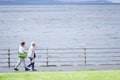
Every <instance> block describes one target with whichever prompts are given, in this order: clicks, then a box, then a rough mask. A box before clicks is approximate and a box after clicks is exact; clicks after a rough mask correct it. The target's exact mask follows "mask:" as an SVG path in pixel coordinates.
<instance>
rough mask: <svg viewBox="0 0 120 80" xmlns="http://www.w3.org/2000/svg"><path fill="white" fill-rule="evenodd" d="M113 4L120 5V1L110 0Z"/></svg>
mask: <svg viewBox="0 0 120 80" xmlns="http://www.w3.org/2000/svg"><path fill="white" fill-rule="evenodd" d="M109 1H111V2H114V3H120V0H109Z"/></svg>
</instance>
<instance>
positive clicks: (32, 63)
mask: <svg viewBox="0 0 120 80" xmlns="http://www.w3.org/2000/svg"><path fill="white" fill-rule="evenodd" d="M29 59H30V62H31V63H30V64H29V65H28V66H27V67H31V66H32V70H33V69H34V67H35V66H34V64H35V63H34V62H32V60H33V58H31V57H29Z"/></svg>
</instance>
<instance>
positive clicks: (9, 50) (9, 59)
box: [8, 49, 10, 68]
mask: <svg viewBox="0 0 120 80" xmlns="http://www.w3.org/2000/svg"><path fill="white" fill-rule="evenodd" d="M8 67H9V68H10V49H8Z"/></svg>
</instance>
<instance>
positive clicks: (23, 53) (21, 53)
mask: <svg viewBox="0 0 120 80" xmlns="http://www.w3.org/2000/svg"><path fill="white" fill-rule="evenodd" d="M24 47H25V42H21V44H20V47H19V51H18V57H19V61H18V63H17V64H16V66H15V68H14V70H16V71H19V69H18V67H19V65H20V64H21V63H23V65H24V68H25V71H29V70H30V69H28V68H27V67H26V63H25V58H26V57H27V53H26V51H25V48H24Z"/></svg>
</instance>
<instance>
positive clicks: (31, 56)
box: [27, 42, 36, 71]
mask: <svg viewBox="0 0 120 80" xmlns="http://www.w3.org/2000/svg"><path fill="white" fill-rule="evenodd" d="M35 46H36V44H35V42H32V43H31V46H30V48H29V50H28V57H29V59H30V64H29V65H28V66H27V67H30V66H32V71H36V70H35V68H34V67H35V66H34V65H35V58H36V54H35Z"/></svg>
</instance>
